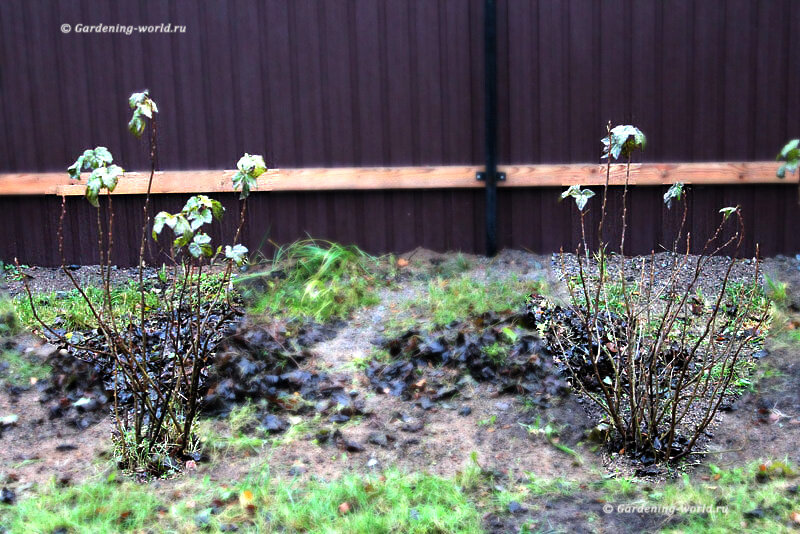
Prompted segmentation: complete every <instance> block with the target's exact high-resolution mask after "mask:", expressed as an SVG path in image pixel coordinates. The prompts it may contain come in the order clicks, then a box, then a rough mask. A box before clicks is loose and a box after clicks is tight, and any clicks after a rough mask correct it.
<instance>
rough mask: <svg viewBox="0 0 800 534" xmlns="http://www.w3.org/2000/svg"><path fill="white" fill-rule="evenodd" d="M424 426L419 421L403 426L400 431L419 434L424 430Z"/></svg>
mask: <svg viewBox="0 0 800 534" xmlns="http://www.w3.org/2000/svg"><path fill="white" fill-rule="evenodd" d="M423 426H425V425H423V424H422V422H420V421H417V422H414V423H406V424H404V425H403V426H401V427H400V430H402V431H403V432H419V431H420V430H422V427H423Z"/></svg>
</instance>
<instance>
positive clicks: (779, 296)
mask: <svg viewBox="0 0 800 534" xmlns="http://www.w3.org/2000/svg"><path fill="white" fill-rule="evenodd" d="M764 285H765V286H766V288H765V294H766V296H767V298H768V299H769V300H770V301H772V302H773V303H775V305H776V306H778V307H779V308H785V307H786V305H787V304H788V302H789V294H788V288H789V284H787V283H786V282H781V281H779V280H774V279H772V278H770V277H769V276H767V275H764Z"/></svg>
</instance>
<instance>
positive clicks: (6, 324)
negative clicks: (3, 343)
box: [0, 295, 21, 338]
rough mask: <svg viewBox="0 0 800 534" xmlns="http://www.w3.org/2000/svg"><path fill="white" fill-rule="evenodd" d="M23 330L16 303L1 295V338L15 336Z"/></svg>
mask: <svg viewBox="0 0 800 534" xmlns="http://www.w3.org/2000/svg"><path fill="white" fill-rule="evenodd" d="M20 328H21V325H20V321H19V318H18V317H17V310H16V308H15V307H14V302H13V301H12V300H11V299H9V298H6V297H4V296H2V295H0V338H3V337H6V336H13V335H15V334H17V333H19V331H20Z"/></svg>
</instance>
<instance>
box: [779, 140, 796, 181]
mask: <svg viewBox="0 0 800 534" xmlns="http://www.w3.org/2000/svg"><path fill="white" fill-rule="evenodd" d="M775 159H777V160H778V161H783V162H785V163H784V164H783V165H781V166H780V167H778V170H777V172H776V173H775V174H776V175H777V177H778V178H784V177H785V176H786V171H789V172H790V173H794V171H796V170H797V168H798V166H800V139H792V140H791V141H789V142H788V143H786V145H784V147H783V148H782V149H781V151H780V154H778V157H777V158H775Z"/></svg>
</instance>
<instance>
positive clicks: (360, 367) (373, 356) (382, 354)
mask: <svg viewBox="0 0 800 534" xmlns="http://www.w3.org/2000/svg"><path fill="white" fill-rule="evenodd" d="M391 360H392V356H391V354H389V351H388V350H386V349H373V350H372V351H371V352H370V353H369V354H367V355H363V356H362V355H355V356H353V357H352V358H351V359H350V360H349V361H348V362H347V363H346V364H345V365H344V366H343V367H344V368H346V369H353V370H355V371H364V370H366V369H367V367H369V364H370V363H372V362H379V363H388V362H390V361H391Z"/></svg>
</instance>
